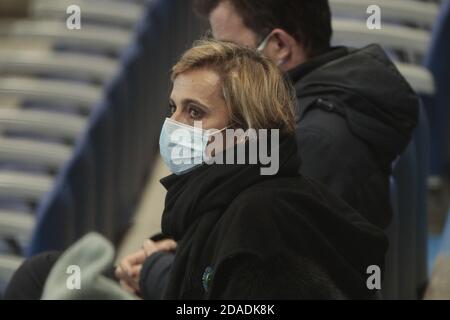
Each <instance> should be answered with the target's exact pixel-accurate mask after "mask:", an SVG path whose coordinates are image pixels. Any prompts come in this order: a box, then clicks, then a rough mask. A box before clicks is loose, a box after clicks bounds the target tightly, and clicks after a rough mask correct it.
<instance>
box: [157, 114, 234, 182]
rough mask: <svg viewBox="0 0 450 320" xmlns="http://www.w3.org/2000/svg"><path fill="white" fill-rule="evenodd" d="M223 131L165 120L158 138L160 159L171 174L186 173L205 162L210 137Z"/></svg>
mask: <svg viewBox="0 0 450 320" xmlns="http://www.w3.org/2000/svg"><path fill="white" fill-rule="evenodd" d="M225 129H226V128H225ZM225 129H222V130H219V131H215V132H212V131H211V130H203V129H201V128H200V127H192V126H189V125H186V124H183V123H180V122H177V121H175V120H172V119H170V118H167V119H166V121H165V122H164V125H163V128H162V131H161V136H160V138H159V148H160V153H161V157H162V158H163V160H164V162H165V164H166V165H167V166H168V167H169V169H170V171H171V172H172V173H174V174H176V175H181V174H184V173H188V172H189V171H192V170H193V169H195V168H196V167H198V166H200V165H202V164H203V163H204V162H205V159H206V157H207V155H206V147H207V146H208V141H209V139H210V137H211V136H212V135H215V134H217V133H219V132H221V131H223V130H225Z"/></svg>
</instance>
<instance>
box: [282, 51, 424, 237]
mask: <svg viewBox="0 0 450 320" xmlns="http://www.w3.org/2000/svg"><path fill="white" fill-rule="evenodd" d="M289 77H290V79H291V80H292V81H293V83H294V85H295V89H296V93H297V100H298V110H297V116H298V119H297V121H298V123H297V141H298V146H299V155H300V158H301V160H302V166H301V168H300V172H301V174H303V175H305V176H307V177H310V178H313V179H316V180H318V181H321V182H322V183H323V184H325V185H326V186H327V187H328V188H329V189H330V190H331V191H332V192H333V193H335V194H336V195H338V196H340V197H341V198H342V199H344V200H345V201H347V203H349V204H350V205H351V206H352V207H353V208H355V209H356V210H357V211H358V212H360V213H361V214H362V215H364V216H365V217H366V218H367V219H368V220H369V221H370V222H372V223H374V224H375V225H377V226H379V227H381V228H386V226H387V225H388V224H389V222H390V219H391V215H392V213H391V207H390V197H389V177H390V175H391V165H392V162H393V161H394V160H395V159H396V158H397V157H398V156H399V155H400V154H401V153H402V151H403V150H404V149H405V147H406V146H407V145H408V143H409V141H410V139H411V135H412V131H413V129H414V127H415V126H416V123H417V118H418V112H419V100H418V98H417V95H416V94H415V93H414V91H413V90H412V89H411V87H410V86H409V84H408V83H407V82H406V80H405V79H404V78H403V76H402V75H401V74H400V73H399V72H398V70H397V69H396V67H395V66H394V64H393V63H392V62H391V61H390V59H389V58H388V57H387V56H386V54H385V53H384V52H383V50H382V49H381V48H380V47H379V46H377V45H371V46H368V47H366V48H363V49H359V50H354V49H349V48H343V47H339V48H335V49H333V50H331V51H330V52H329V53H326V54H324V55H321V56H319V57H317V58H315V59H312V60H310V61H308V62H306V63H305V64H302V65H301V66H299V67H298V68H296V69H294V70H292V71H290V72H289Z"/></svg>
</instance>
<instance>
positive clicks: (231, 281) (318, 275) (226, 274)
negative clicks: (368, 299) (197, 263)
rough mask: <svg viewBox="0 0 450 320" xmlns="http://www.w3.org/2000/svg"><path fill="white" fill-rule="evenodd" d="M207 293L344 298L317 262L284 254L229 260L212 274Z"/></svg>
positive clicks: (225, 296)
mask: <svg viewBox="0 0 450 320" xmlns="http://www.w3.org/2000/svg"><path fill="white" fill-rule="evenodd" d="M208 294H209V297H208V298H210V299H219V300H289V299H295V300H298V299H307V300H330V299H345V295H344V294H343V293H342V292H341V291H340V290H339V289H338V288H337V286H336V285H335V284H334V282H333V281H332V280H331V278H330V277H329V276H328V274H327V273H326V272H325V271H324V270H323V269H322V268H321V267H320V266H319V265H318V264H316V263H315V262H313V261H311V260H309V259H306V258H294V257H289V256H288V255H277V256H271V257H267V258H266V259H259V258H257V257H252V256H242V255H241V256H237V257H235V258H233V259H229V260H228V261H226V262H224V263H223V265H222V266H221V267H220V268H219V269H218V270H217V273H216V274H214V278H213V281H212V286H211V290H210V292H209V293H208Z"/></svg>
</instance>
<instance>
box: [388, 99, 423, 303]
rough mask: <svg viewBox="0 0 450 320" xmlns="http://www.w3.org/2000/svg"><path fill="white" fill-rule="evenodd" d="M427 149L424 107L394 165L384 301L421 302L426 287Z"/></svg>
mask: <svg viewBox="0 0 450 320" xmlns="http://www.w3.org/2000/svg"><path fill="white" fill-rule="evenodd" d="M428 145H429V127H428V121H427V118H426V112H425V110H424V109H423V107H421V109H420V115H419V123H418V126H417V128H416V130H415V132H414V136H413V139H412V141H411V143H410V144H409V146H408V147H407V149H406V150H405V151H404V153H403V155H402V156H401V157H400V158H399V160H398V161H397V162H396V163H395V164H394V170H393V177H392V178H391V199H392V208H393V213H394V217H393V219H392V222H391V225H390V226H389V228H388V230H387V233H388V237H389V241H390V248H389V251H388V255H387V258H386V272H385V279H384V285H383V291H382V295H383V297H384V298H385V299H418V298H421V296H422V294H423V290H424V289H425V286H426V284H427V265H426V261H427V228H428V223H427V204H426V196H427V193H426V190H427V188H426V180H427V177H428V168H429V165H428V164H429V159H428V158H429V153H428Z"/></svg>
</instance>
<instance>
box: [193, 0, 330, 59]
mask: <svg viewBox="0 0 450 320" xmlns="http://www.w3.org/2000/svg"><path fill="white" fill-rule="evenodd" d="M222 1H229V2H230V3H231V4H232V5H233V6H234V8H235V9H236V10H237V12H238V14H239V15H240V16H241V17H242V19H243V21H244V24H245V26H246V27H247V28H250V29H251V30H252V31H253V32H255V33H256V34H257V35H258V36H259V38H260V41H262V39H264V37H266V36H267V35H268V34H269V32H270V31H272V30H273V29H275V28H280V29H283V30H284V31H286V32H287V33H289V34H290V35H291V36H293V37H294V38H295V39H296V40H297V41H298V42H299V43H301V44H302V45H303V47H304V48H305V51H306V54H307V55H308V56H310V57H312V56H315V55H318V54H320V53H322V52H323V51H326V50H327V49H328V48H329V47H330V39H331V35H332V29H331V12H330V6H329V5H328V0H196V2H195V8H196V11H197V12H198V13H199V14H200V15H201V16H203V17H208V16H209V15H210V14H211V12H212V11H213V10H214V9H215V8H216V7H217V6H218V5H219V3H220V2H222Z"/></svg>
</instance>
